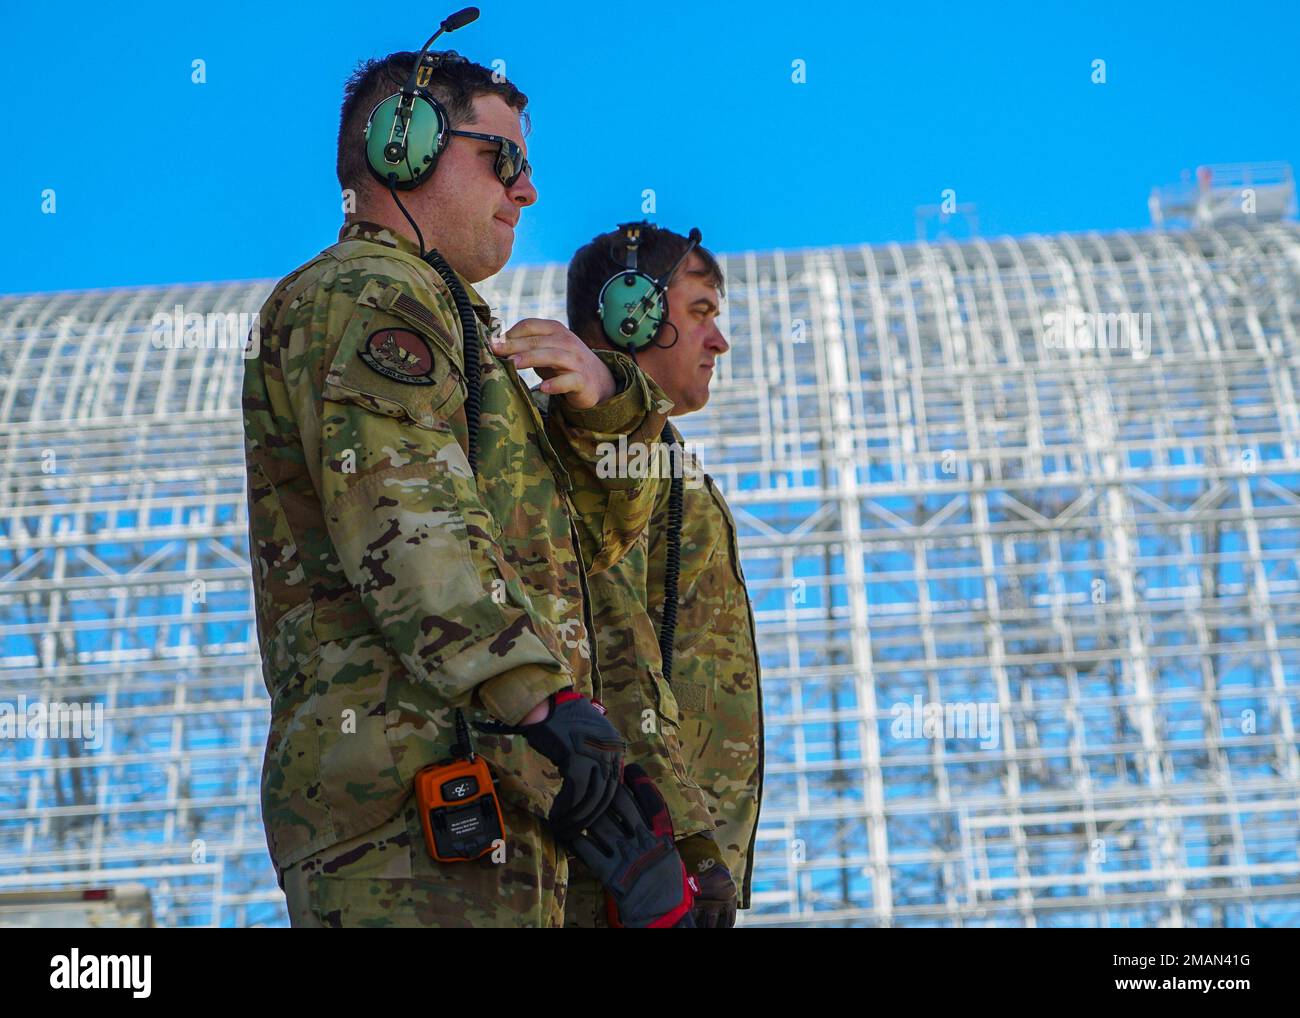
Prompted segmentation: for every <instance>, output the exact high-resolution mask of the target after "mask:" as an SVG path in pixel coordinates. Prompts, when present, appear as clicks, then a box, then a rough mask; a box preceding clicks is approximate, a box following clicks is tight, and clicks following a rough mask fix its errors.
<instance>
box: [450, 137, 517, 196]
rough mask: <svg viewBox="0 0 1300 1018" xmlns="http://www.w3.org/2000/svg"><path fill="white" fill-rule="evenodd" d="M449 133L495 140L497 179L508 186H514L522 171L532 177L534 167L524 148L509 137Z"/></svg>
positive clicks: (482, 139)
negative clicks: (525, 155) (529, 162)
mask: <svg viewBox="0 0 1300 1018" xmlns="http://www.w3.org/2000/svg"><path fill="white" fill-rule="evenodd" d="M447 133H448V134H454V135H456V137H458V138H476V139H477V140H479V141H495V142H496V143H497V166H496V170H497V179H498V180H499V181H501V183H502V184H504V185H505V186H506V187H514V186H515V181H516V180H518V179H519V175H520V174H521V173H527V174H528V176H529V177H530V178H531V177H532V175H533V168H532V167H531V166H530V165H529V164H528V160H527V159H525V158H524V150H523V149H522V148H520V147H519V146H518V145H517V144H515V143H514V142H513V141H511V140H510V139H509V138H503V137H501V135H499V134H479V133H478V132H477V131H448V132H447Z"/></svg>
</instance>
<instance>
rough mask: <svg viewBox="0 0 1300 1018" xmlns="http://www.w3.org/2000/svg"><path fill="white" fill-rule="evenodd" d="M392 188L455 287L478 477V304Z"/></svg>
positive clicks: (393, 181) (393, 179)
mask: <svg viewBox="0 0 1300 1018" xmlns="http://www.w3.org/2000/svg"><path fill="white" fill-rule="evenodd" d="M428 48H429V47H428V43H425V49H428ZM388 190H389V193H390V194H392V196H393V203H394V204H395V205H396V206H397V207H398V208H399V209H400V210H401V213H402V215H404V216H405V217H406V221H407V222H408V223H410V224H411V229H413V230H414V231H415V239H416V242H417V243H418V244H419V245H420V258H421V260H422V261H424V262H426V263H428V264H429V265H430V266H431V267H432V268H433V271H434V272H436V273H438V275H439V276H441V277H442V281H443V282H444V283H446V284H447V289H448V290H450V291H451V300H452V303H453V304H455V305H456V314H457V316H459V318H460V333H461V342H462V343H463V344H464V345H463V347H462V349H463V350H464V351H465V431H466V433H467V436H468V439H469V442H468V444H469V469H470V472H471V473H473V474H474V476H475V477H477V476H478V419H479V408H480V406H481V405H482V402H481V396H480V393H479V357H480V356H481V355H480V353H479V338H478V318H477V317H476V316H475V314H474V308H473V306H472V305H471V304H470V302H469V294H467V293H466V292H465V288H464V287H463V286H461V285H460V280H459V279H457V278H456V273H455V272H454V271H453V270H452V267H451V266H450V265H448V264H447V260H446V259H445V258H443V257H442V255H440V254H439V253H438V252H437V251H434V250H433V249H432V248H430V249H429V250H427V251H426V250H425V248H424V234H423V233H421V232H420V224H419V223H417V222H416V221H415V219H414V217H413V216H412V215H411V213H409V212H408V211H406V206H405V205H403V204H402V199H401V198H399V197H398V196H397V174H395V173H390V174H389V175H388Z"/></svg>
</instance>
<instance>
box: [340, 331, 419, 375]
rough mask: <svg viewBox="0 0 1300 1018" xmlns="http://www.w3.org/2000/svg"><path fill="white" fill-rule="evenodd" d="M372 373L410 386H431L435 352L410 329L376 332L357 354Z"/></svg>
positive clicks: (368, 338) (367, 339)
mask: <svg viewBox="0 0 1300 1018" xmlns="http://www.w3.org/2000/svg"><path fill="white" fill-rule="evenodd" d="M357 354H358V356H359V357H360V358H361V360H362V361H364V362H365V364H366V366H367V367H369V368H370V369H371V370H372V371H375V372H378V373H379V374H381V375H383V376H384V377H385V378H391V379H393V381H395V382H404V383H405V384H407V385H432V384H433V382H434V379H433V350H432V349H430V347H429V341H428V340H427V339H425V338H424V337H423V336H421V335H420V334H419V333H418V332H412V331H411V330H410V329H376V330H375V331H374V332H372V333H371V334H370V335H369V336H367V337H366V341H365V342H364V343H363V344H362V345H361V349H360V350H358V351H357Z"/></svg>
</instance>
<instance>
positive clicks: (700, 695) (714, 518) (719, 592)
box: [647, 428, 763, 908]
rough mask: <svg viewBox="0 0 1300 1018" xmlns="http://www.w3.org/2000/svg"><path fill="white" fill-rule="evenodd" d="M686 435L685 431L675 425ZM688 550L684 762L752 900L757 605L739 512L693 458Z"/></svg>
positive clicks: (681, 674) (656, 583)
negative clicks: (744, 567)
mask: <svg viewBox="0 0 1300 1018" xmlns="http://www.w3.org/2000/svg"><path fill="white" fill-rule="evenodd" d="M673 435H674V436H675V438H676V440H677V441H678V442H681V440H682V439H681V435H680V433H679V432H678V431H677V430H676V428H674V429H673ZM682 508H683V523H682V553H681V568H680V573H679V578H678V588H677V591H678V609H677V632H676V635H675V638H674V640H673V667H672V676H671V680H670V682H671V685H672V691H673V695H674V698H675V700H676V702H677V706H678V709H679V710H680V714H681V738H682V745H683V751H684V753H685V757H686V769H687V773H688V774H689V776H690V777H691V779H692V780H693V781H694V782H695V783H697V784H698V785H699V786H700V787H701V789H703V792H704V797H705V800H706V802H707V803H708V806H709V810H710V812H711V813H712V814H713V818H714V821H715V823H716V824H717V828H716V830H715V831H714V835H713V836H714V839H715V840H716V841H717V843H718V847H719V849H720V850H721V852H722V858H723V860H724V861H725V862H726V864H727V867H728V869H730V870H731V872H732V875H733V876H734V877H735V878H736V884H737V886H738V887H739V889H740V903H741V907H742V908H748V907H749V899H750V889H751V885H752V882H753V868H754V841H755V837H756V833H757V829H758V811H759V806H760V804H761V801H762V795H763V701H762V690H761V688H760V683H759V662H758V649H757V641H756V637H755V632H754V612H753V609H752V608H751V606H750V603H749V593H748V591H747V590H746V588H745V576H744V573H743V572H742V571H741V566H740V545H739V541H738V534H737V531H736V521H735V519H734V518H733V517H732V515H731V510H730V508H729V507H728V506H727V501H726V499H725V498H723V497H722V493H721V492H720V491H719V490H718V486H717V484H716V483H715V482H714V480H713V478H712V477H710V476H709V475H708V474H705V473H703V472H702V471H700V470H699V469H698V467H696V468H694V469H691V468H689V467H688V469H687V471H686V474H685V478H684V483H683V485H682ZM667 522H668V485H667V483H666V482H665V483H661V484H660V486H659V497H658V500H657V503H656V506H655V512H654V516H653V517H652V519H651V522H650V526H649V528H648V530H647V539H648V549H649V550H648V562H649V564H648V574H649V577H650V582H649V584H648V587H647V591H648V606H649V611H650V616H651V618H653V619H654V624H655V628H656V629H658V628H659V627H660V625H661V624H662V622H663V605H664V587H663V576H664V568H665V562H666V553H667V543H668V542H667V537H666V535H667V530H668V528H667Z"/></svg>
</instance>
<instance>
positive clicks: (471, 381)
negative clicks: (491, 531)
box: [423, 250, 482, 476]
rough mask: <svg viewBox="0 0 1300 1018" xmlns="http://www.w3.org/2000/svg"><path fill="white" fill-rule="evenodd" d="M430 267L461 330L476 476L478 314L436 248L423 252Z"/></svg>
mask: <svg viewBox="0 0 1300 1018" xmlns="http://www.w3.org/2000/svg"><path fill="white" fill-rule="evenodd" d="M423 257H424V260H425V261H426V262H428V263H429V264H430V265H431V266H432V267H433V270H434V271H435V272H436V273H438V275H439V276H441V277H442V281H443V282H444V283H446V284H447V289H448V290H450V291H451V299H452V301H453V303H455V305H456V314H457V315H458V316H459V317H460V331H461V336H462V339H463V342H464V351H465V430H466V432H468V435H469V468H470V470H471V471H473V472H474V475H475V476H477V475H478V419H479V412H480V407H481V405H482V399H481V395H480V393H479V358H480V356H481V354H480V352H479V343H480V341H479V337H478V316H476V315H475V314H474V308H473V306H472V305H471V304H470V302H469V294H467V293H466V292H465V288H464V287H463V286H461V285H460V280H459V279H457V278H456V273H455V272H453V271H452V268H451V266H450V265H448V264H447V262H446V259H444V258H443V257H442V255H440V254H439V253H438V252H437V251H433V250H429V251H426V252H425V253H424V255H423Z"/></svg>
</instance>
